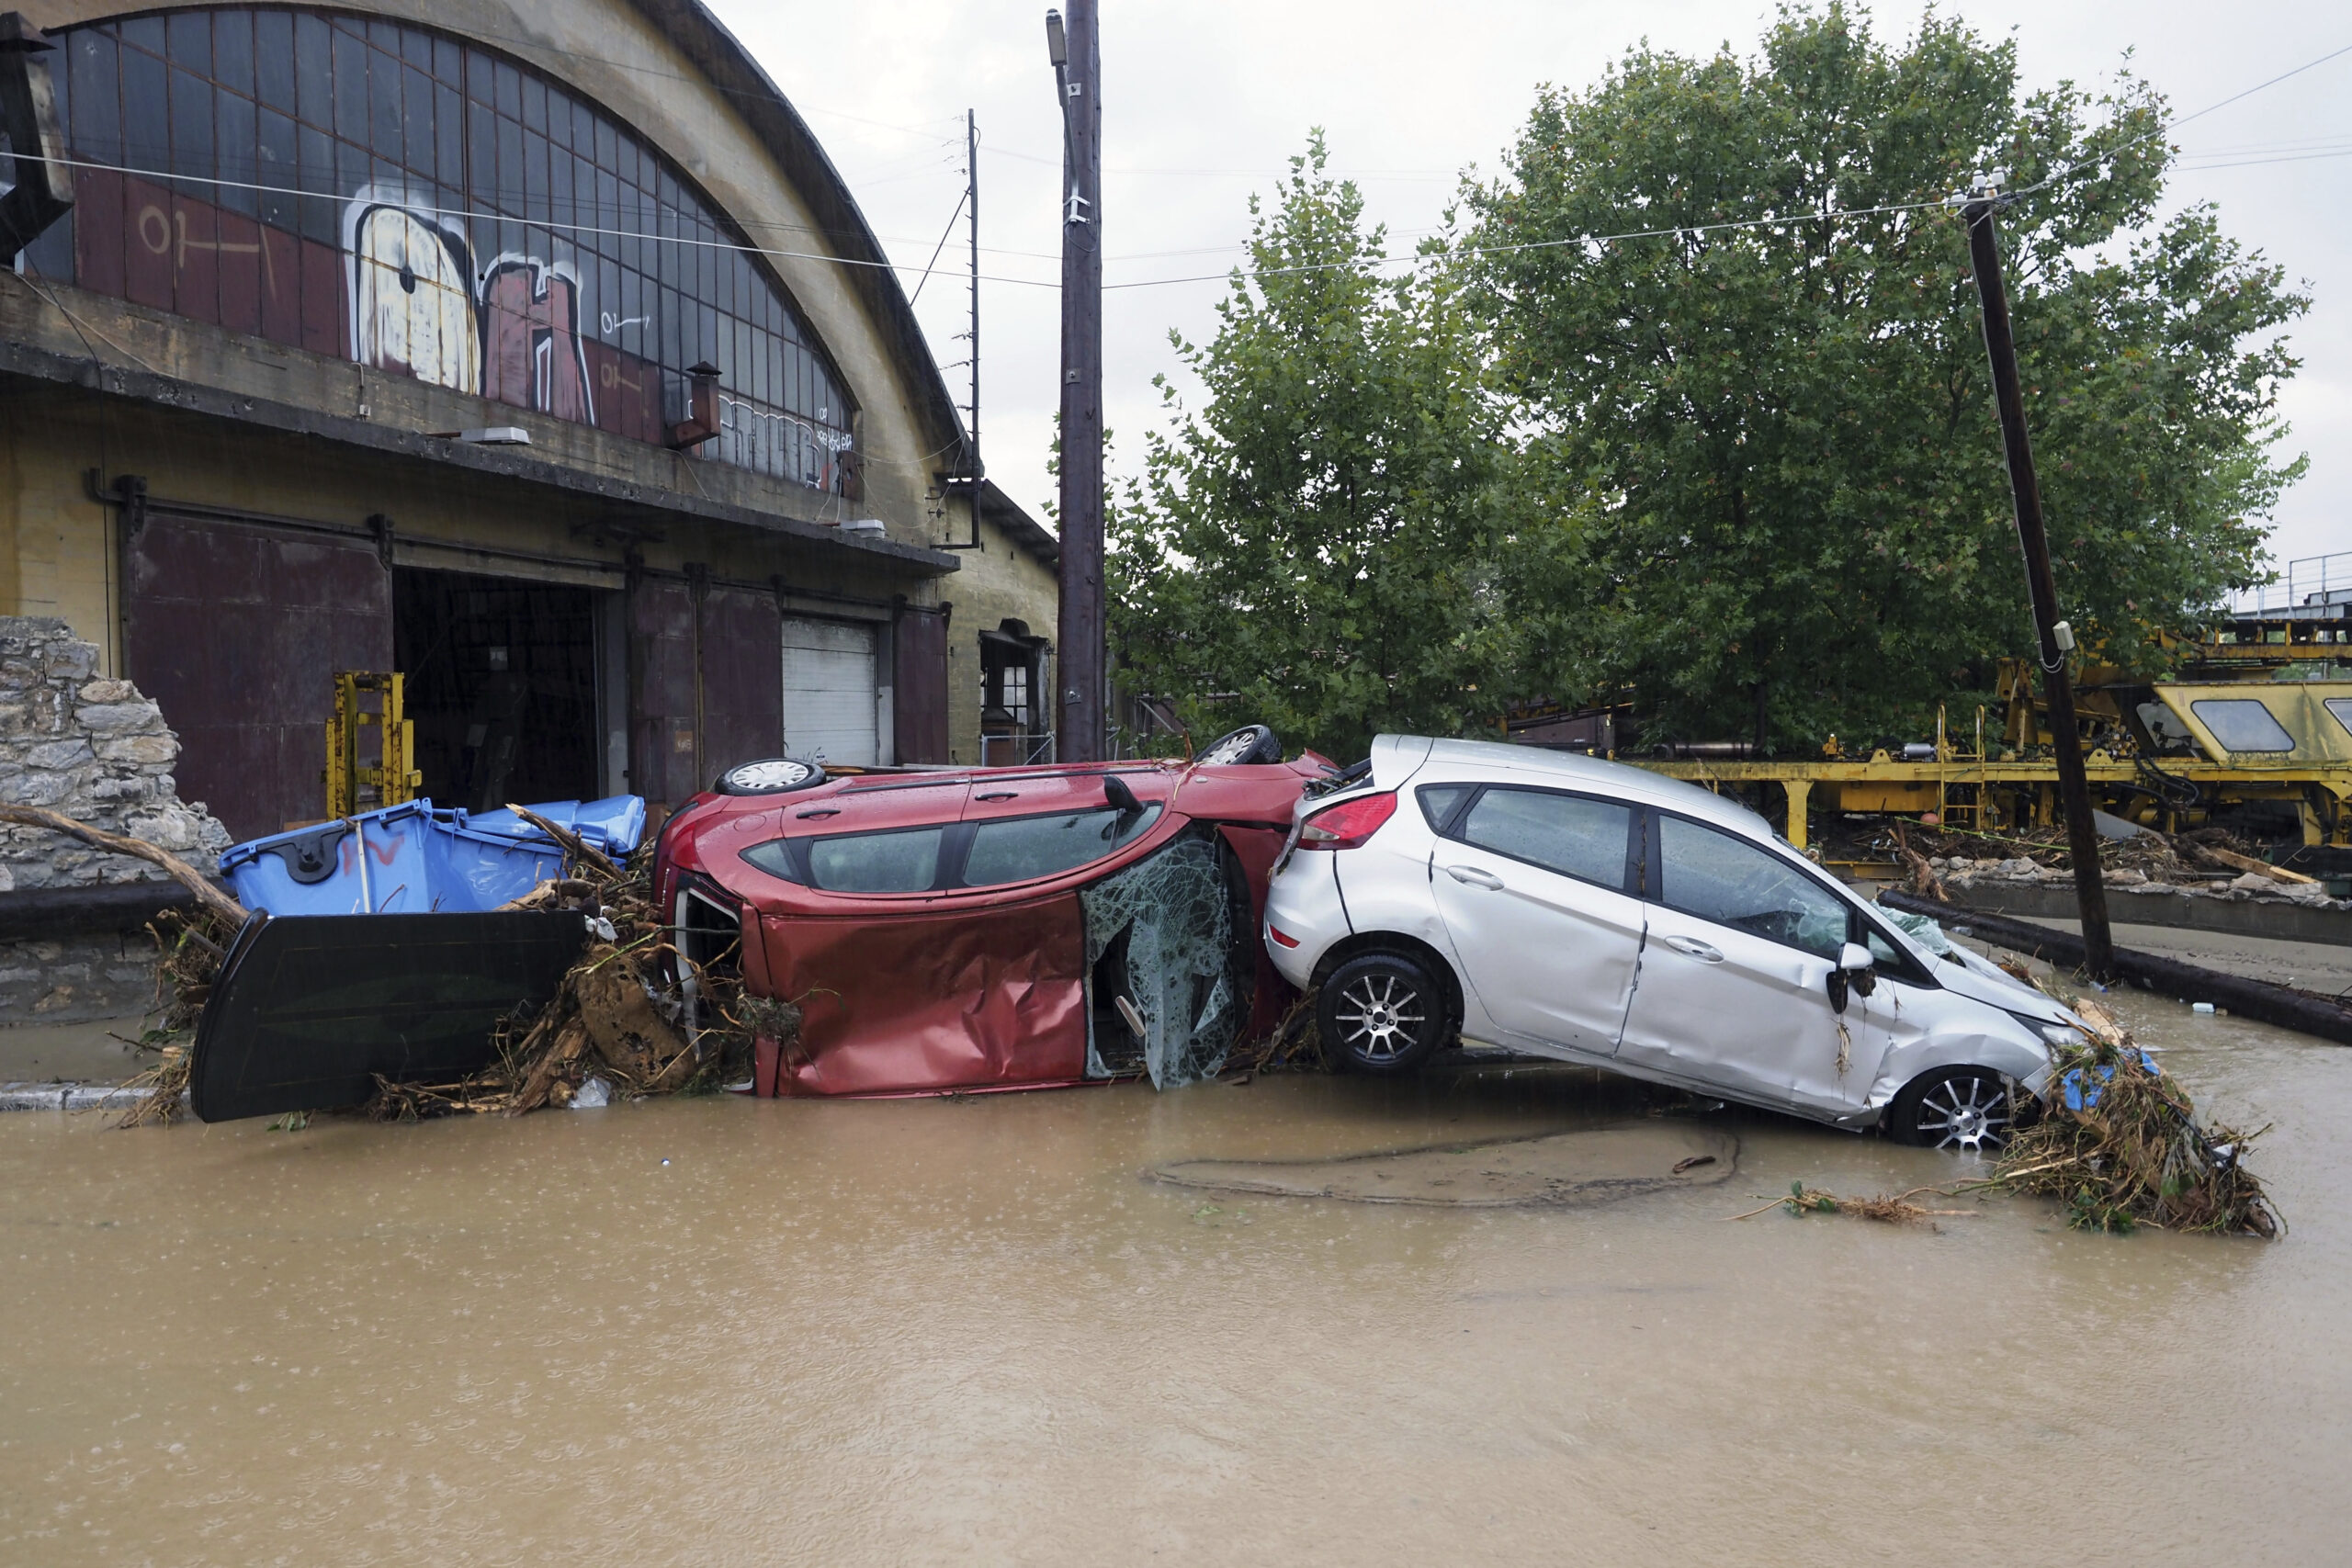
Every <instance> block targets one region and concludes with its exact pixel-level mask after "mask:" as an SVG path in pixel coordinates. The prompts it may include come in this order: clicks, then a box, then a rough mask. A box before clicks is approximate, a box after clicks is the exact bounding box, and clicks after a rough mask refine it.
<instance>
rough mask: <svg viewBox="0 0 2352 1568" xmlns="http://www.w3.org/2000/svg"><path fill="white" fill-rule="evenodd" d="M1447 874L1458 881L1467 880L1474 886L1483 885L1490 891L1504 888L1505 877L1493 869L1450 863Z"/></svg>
mask: <svg viewBox="0 0 2352 1568" xmlns="http://www.w3.org/2000/svg"><path fill="white" fill-rule="evenodd" d="M1445 874H1446V875H1448V876H1450V877H1452V878H1453V880H1454V881H1456V882H1466V883H1468V884H1469V885H1470V886H1473V887H1483V888H1485V889H1487V891H1488V892H1490V893H1497V892H1500V891H1501V890H1502V886H1503V879H1502V878H1501V877H1499V876H1497V875H1496V874H1494V873H1493V872H1491V871H1480V870H1479V869H1478V868H1477V867H1476V866H1475V865H1450V866H1447V867H1446V868H1445Z"/></svg>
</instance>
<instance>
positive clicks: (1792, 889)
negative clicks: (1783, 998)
mask: <svg viewBox="0 0 2352 1568" xmlns="http://www.w3.org/2000/svg"><path fill="white" fill-rule="evenodd" d="M1657 822H1658V872H1659V877H1658V880H1659V882H1660V884H1661V886H1660V887H1659V889H1658V899H1657V901H1658V902H1659V903H1661V904H1664V905H1665V906H1666V907H1667V908H1670V909H1679V910H1681V911H1682V912H1683V913H1684V914H1686V915H1696V916H1697V917H1698V918H1699V919H1702V920H1713V922H1715V923H1716V924H1717V925H1722V926H1729V927H1731V928H1732V929H1733V930H1734V931H1747V933H1748V934H1750V935H1751V936H1760V937H1763V938H1765V939H1766V940H1767V941H1770V942H1781V943H1783V944H1785V945H1787V946H1789V947H1794V948H1800V949H1802V950H1804V952H1806V953H1814V954H1815V955H1817V956H1819V957H1822V958H1830V959H1834V958H1836V957H1837V956H1838V953H1840V952H1842V951H1843V950H1844V948H1845V945H1846V933H1847V932H1848V931H1849V930H1851V929H1852V920H1851V917H1850V915H1849V912H1848V910H1847V908H1846V905H1845V902H1844V901H1843V900H1842V899H1840V898H1839V897H1838V896H1837V895H1836V894H1834V893H1832V892H1830V891H1829V889H1827V888H1826V887H1824V886H1821V885H1820V884H1819V883H1817V882H1815V881H1814V880H1813V879H1812V878H1811V877H1808V876H1806V875H1805V874H1804V873H1803V872H1801V871H1798V870H1797V869H1795V868H1794V867H1793V866H1790V865H1787V864H1785V863H1782V862H1781V859H1780V857H1779V856H1777V855H1774V854H1772V853H1771V852H1770V851H1767V850H1762V849H1759V848H1758V847H1757V846H1756V845H1754V844H1748V843H1742V842H1741V841H1740V840H1737V839H1736V838H1734V837H1732V836H1731V835H1730V834H1729V833H1719V832H1717V831H1716V830H1715V829H1713V828H1706V827H1702V826H1701V825H1700V824H1698V823H1696V822H1693V821H1691V820H1689V819H1688V818H1681V817H1668V816H1665V815H1663V814H1661V815H1660V816H1659V817H1658V818H1657Z"/></svg>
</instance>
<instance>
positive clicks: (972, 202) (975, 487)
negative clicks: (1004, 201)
mask: <svg viewBox="0 0 2352 1568" xmlns="http://www.w3.org/2000/svg"><path fill="white" fill-rule="evenodd" d="M964 180H965V186H964V205H965V207H966V209H967V210H968V211H969V212H970V213H971V228H970V234H971V238H972V409H971V413H972V446H971V451H970V457H971V469H972V475H971V478H972V537H973V538H974V539H978V537H979V536H980V481H981V480H982V479H986V478H987V477H988V469H987V468H984V467H982V466H981V463H980V122H979V120H978V119H977V118H974V116H973V114H972V111H971V110H970V109H966V110H965V111H964Z"/></svg>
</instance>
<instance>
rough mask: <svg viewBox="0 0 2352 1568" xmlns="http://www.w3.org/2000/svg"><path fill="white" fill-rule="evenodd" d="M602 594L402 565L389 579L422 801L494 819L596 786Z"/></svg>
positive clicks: (588, 794) (580, 795)
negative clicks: (514, 807) (508, 809)
mask: <svg viewBox="0 0 2352 1568" xmlns="http://www.w3.org/2000/svg"><path fill="white" fill-rule="evenodd" d="M598 597H599V596H598V594H597V592H595V591H594V589H589V588H578V587H573V586H571V585H569V584H565V583H549V582H528V581H517V580H515V579H513V578H504V577H480V576H475V575H472V574H470V573H466V572H455V571H433V570H424V569H420V568H415V567H402V568H399V569H397V570H395V571H394V572H393V574H392V634H393V644H394V649H395V658H396V660H397V663H396V665H395V668H397V669H398V670H399V671H401V673H402V674H403V675H405V676H406V677H407V697H408V716H409V717H410V718H411V719H412V720H413V721H414V723H415V725H416V764H417V767H418V769H419V770H420V771H421V772H423V773H424V794H426V795H430V796H431V797H432V798H433V800H434V802H435V804H437V805H442V806H462V807H466V808H467V809H468V810H470V811H490V810H495V809H497V808H498V807H503V806H505V805H508V804H509V803H511V802H515V801H537V800H577V799H589V798H593V797H594V796H596V795H600V794H602V793H603V791H601V790H600V789H599V788H598V787H597V786H598V784H599V776H598V772H599V771H598V766H597V762H598V750H599V748H598V741H597V737H598V734H599V728H598V724H597V682H596V647H597V643H596V623H597V604H596V601H597V598H598Z"/></svg>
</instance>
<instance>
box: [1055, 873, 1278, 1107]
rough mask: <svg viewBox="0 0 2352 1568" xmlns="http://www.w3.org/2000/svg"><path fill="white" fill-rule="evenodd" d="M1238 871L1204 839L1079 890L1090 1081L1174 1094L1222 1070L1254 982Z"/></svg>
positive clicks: (1246, 1015) (1245, 1017)
mask: <svg viewBox="0 0 2352 1568" xmlns="http://www.w3.org/2000/svg"><path fill="white" fill-rule="evenodd" d="M1237 870H1238V868H1236V867H1234V866H1233V865H1232V864H1231V863H1230V858H1229V856H1228V855H1227V852H1226V850H1225V847H1224V844H1223V842H1222V840H1219V839H1217V838H1216V835H1215V834H1214V833H1212V832H1210V831H1208V830H1206V829H1201V830H1198V831H1195V832H1193V833H1189V834H1187V835H1185V836H1184V837H1182V838H1180V839H1178V840H1175V841H1174V842H1173V843H1171V844H1170V845H1169V846H1168V847H1167V848H1166V849H1164V850H1161V851H1160V852H1159V853H1158V854H1155V855H1153V856H1151V857H1150V858H1149V859H1148V860H1143V861H1138V862H1137V863H1135V864H1134V865H1131V866H1129V867H1127V868H1126V869H1125V870H1124V871H1121V872H1118V873H1116V874H1114V875H1111V876H1106V877H1104V878H1103V880H1102V881H1100V882H1098V883H1096V884H1094V885H1093V886H1091V887H1088V888H1085V889H1083V890H1081V891H1080V894H1079V904H1080V908H1082V909H1083V910H1084V912H1085V919H1086V965H1087V1002H1088V1009H1087V1018H1088V1024H1087V1040H1086V1071H1087V1076H1088V1077H1117V1076H1119V1075H1121V1074H1123V1073H1132V1072H1135V1071H1136V1070H1138V1069H1140V1070H1141V1071H1143V1072H1146V1073H1148V1074H1149V1075H1150V1076H1151V1081H1152V1084H1153V1086H1154V1087H1156V1088H1159V1089H1172V1088H1174V1087H1176V1086H1177V1085H1179V1084H1187V1083H1193V1082H1195V1081H1197V1080H1199V1079H1201V1078H1205V1077H1215V1076H1216V1073H1217V1071H1218V1070H1219V1069H1220V1068H1222V1067H1223V1066H1225V1054H1226V1052H1227V1049H1229V1048H1230V1047H1231V1046H1232V1044H1233V1042H1234V1040H1235V1038H1236V1037H1237V1036H1238V1034H1239V1033H1240V1032H1241V1027H1242V1025H1243V1024H1244V1023H1245V1022H1246V1021H1248V1018H1249V1014H1250V996H1251V992H1252V988H1253V986H1254V983H1255V978H1256V975H1255V968H1254V963H1253V957H1252V954H1251V953H1250V943H1249V942H1247V941H1244V940H1237V938H1238V937H1246V936H1247V934H1248V932H1249V925H1250V920H1249V912H1248V906H1247V904H1246V902H1244V903H1243V904H1242V905H1241V907H1240V909H1239V912H1238V914H1237V911H1236V897H1235V894H1236V888H1237ZM1245 898H1246V895H1245Z"/></svg>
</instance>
